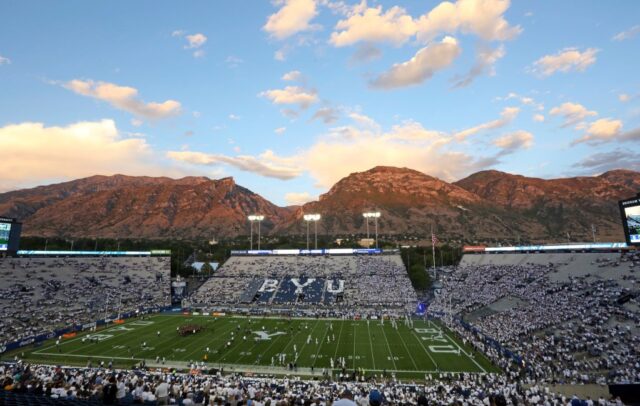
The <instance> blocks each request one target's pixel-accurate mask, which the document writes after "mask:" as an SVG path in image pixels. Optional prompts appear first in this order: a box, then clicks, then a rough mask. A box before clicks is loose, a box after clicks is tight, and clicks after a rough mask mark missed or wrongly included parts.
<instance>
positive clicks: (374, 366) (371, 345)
mask: <svg viewBox="0 0 640 406" xmlns="http://www.w3.org/2000/svg"><path fill="white" fill-rule="evenodd" d="M367 331H368V332H369V348H370V349H371V360H372V361H373V369H376V357H375V356H374V355H373V343H372V342H371V328H370V327H369V321H368V320H367Z"/></svg>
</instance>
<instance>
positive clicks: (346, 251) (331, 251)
mask: <svg viewBox="0 0 640 406" xmlns="http://www.w3.org/2000/svg"><path fill="white" fill-rule="evenodd" d="M384 252H393V253H395V252H397V250H391V251H384ZM382 253H383V250H382V249H380V248H322V249H313V250H307V249H277V250H246V251H242V250H232V251H231V255H232V256H233V255H327V254H328V255H354V254H382Z"/></svg>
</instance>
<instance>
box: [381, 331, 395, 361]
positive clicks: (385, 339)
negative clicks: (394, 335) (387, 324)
mask: <svg viewBox="0 0 640 406" xmlns="http://www.w3.org/2000/svg"><path fill="white" fill-rule="evenodd" d="M381 328H382V335H383V336H384V341H386V342H387V348H388V349H389V356H390V357H391V362H393V369H394V370H397V369H398V367H396V360H395V359H394V357H393V352H392V351H391V346H390V345H389V340H387V333H385V331H384V326H382V327H381Z"/></svg>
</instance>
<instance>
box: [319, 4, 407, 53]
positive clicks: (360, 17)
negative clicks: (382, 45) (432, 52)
mask: <svg viewBox="0 0 640 406" xmlns="http://www.w3.org/2000/svg"><path fill="white" fill-rule="evenodd" d="M416 30H417V24H416V23H415V21H414V20H413V17H411V16H410V15H408V14H407V12H406V11H405V9H403V8H402V7H398V6H394V7H392V8H390V9H389V10H387V11H386V12H383V11H382V6H378V7H367V3H366V1H363V2H362V3H360V4H359V5H356V6H354V12H353V14H352V15H351V16H349V18H347V19H345V20H340V21H338V23H337V24H336V26H335V31H334V32H333V33H332V34H331V40H330V42H331V43H332V44H333V45H334V46H337V47H343V46H347V45H353V44H355V43H356V42H360V41H365V42H390V43H392V44H395V45H400V44H402V43H404V42H406V41H407V40H408V39H409V38H411V37H412V36H414V35H415V34H416Z"/></svg>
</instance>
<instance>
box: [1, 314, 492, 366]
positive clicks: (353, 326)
mask: <svg viewBox="0 0 640 406" xmlns="http://www.w3.org/2000/svg"><path fill="white" fill-rule="evenodd" d="M184 324H196V325H200V326H202V327H203V330H202V331H200V332H198V333H196V334H195V335H190V336H186V337H181V336H180V335H179V334H178V333H177V331H176V327H178V326H181V325H184ZM238 326H240V330H238ZM330 326H332V327H333V329H330ZM263 327H264V330H263ZM158 331H160V334H159V335H158V334H157V332H158ZM247 331H249V333H246V332H247ZM259 331H264V332H266V333H267V334H269V335H270V336H269V338H268V339H266V340H257V339H256V338H257V337H258V334H256V333H255V332H259ZM231 332H234V333H235V334H234V335H235V339H234V340H233V341H232V343H231V346H230V347H227V346H226V343H227V342H229V341H230V339H231ZM274 333H280V334H277V335H273V334H274ZM245 335H246V340H244V339H243V336H245ZM309 335H311V337H312V340H311V342H310V343H309V344H307V337H308V336H309ZM91 336H94V337H98V338H100V339H101V340H100V341H98V342H90V341H89V340H85V342H83V341H82V339H83V338H86V337H91ZM334 336H335V340H331V341H330V342H329V341H328V340H327V337H331V338H333V337H334ZM316 338H317V339H318V344H316V342H315V340H316ZM143 342H146V344H147V347H146V348H143V347H142V343H143ZM294 345H295V348H296V349H297V352H298V358H297V365H298V367H299V369H300V370H301V371H303V373H304V371H305V370H307V371H310V368H311V367H313V368H314V371H315V372H316V373H318V372H319V371H321V370H322V369H323V368H325V369H327V370H329V369H331V368H330V358H333V359H334V361H335V360H337V358H339V357H344V358H345V360H346V367H347V369H348V370H353V369H354V368H363V369H364V370H365V372H366V373H382V372H383V371H387V372H389V373H390V372H395V373H396V375H397V376H398V377H423V376H424V375H425V374H427V373H437V372H479V373H482V372H496V371H498V370H497V369H496V368H495V367H494V366H492V365H491V364H490V362H489V361H488V360H487V359H486V358H485V357H484V356H482V355H481V354H479V353H475V354H474V355H473V356H472V353H473V350H472V349H471V347H468V346H467V347H464V346H463V345H462V343H461V342H460V341H459V340H458V339H457V338H456V337H454V334H453V333H452V332H451V331H449V330H447V329H446V328H444V327H443V326H441V325H440V324H436V323H435V322H432V321H422V320H420V321H414V326H413V328H409V327H408V326H405V324H404V322H402V321H399V322H398V327H397V328H394V327H393V326H392V324H391V322H389V321H385V322H384V324H381V322H380V321H379V320H371V321H366V320H359V321H353V320H336V319H334V320H329V319H299V318H298V319H296V318H294V319H292V320H288V319H275V318H261V317H253V318H246V317H232V316H221V317H213V316H208V315H207V316H193V315H189V316H185V315H167V314H161V315H155V316H152V317H150V318H148V319H146V320H137V319H132V320H129V321H127V322H126V323H125V324H123V325H111V326H108V327H106V328H103V329H101V330H98V331H96V332H87V333H83V334H80V335H78V336H77V337H75V338H71V339H63V340H62V341H61V344H60V345H59V346H56V344H55V339H54V340H49V341H47V342H45V343H43V344H42V345H40V346H37V347H27V348H23V349H21V350H18V351H14V352H13V353H9V354H5V355H4V356H3V358H4V359H7V358H12V357H13V356H14V355H16V354H18V355H19V356H21V357H22V358H24V359H26V360H29V361H32V362H41V363H65V364H73V365H86V363H87V361H88V360H89V359H91V361H92V363H93V365H94V366H95V365H97V364H98V363H99V362H100V361H105V363H108V362H109V361H110V360H112V361H113V363H114V364H116V365H119V366H126V367H130V366H131V365H133V364H134V363H135V362H138V361H139V360H141V359H145V360H146V362H147V364H148V365H156V357H160V359H161V360H162V357H164V358H165V365H167V366H177V367H181V366H186V365H187V363H188V362H190V361H198V362H201V361H203V360H204V356H205V354H207V361H206V363H207V365H209V366H210V367H220V366H222V367H225V368H227V370H229V369H231V368H232V367H233V368H235V369H236V370H243V371H251V370H252V369H253V370H257V369H262V370H264V369H266V368H269V369H273V371H274V372H284V368H283V367H282V365H281V364H280V363H279V362H278V354H279V353H285V354H287V355H286V362H287V363H288V362H290V361H293V359H294V356H295V353H294ZM207 347H209V352H208V353H207V351H206V349H207ZM459 349H460V352H458V350H459ZM272 357H273V358H274V361H275V362H274V365H273V366H272V364H271V360H272ZM272 367H273V368H272ZM338 371H339V368H338V365H337V362H336V363H335V364H334V369H333V372H338Z"/></svg>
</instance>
